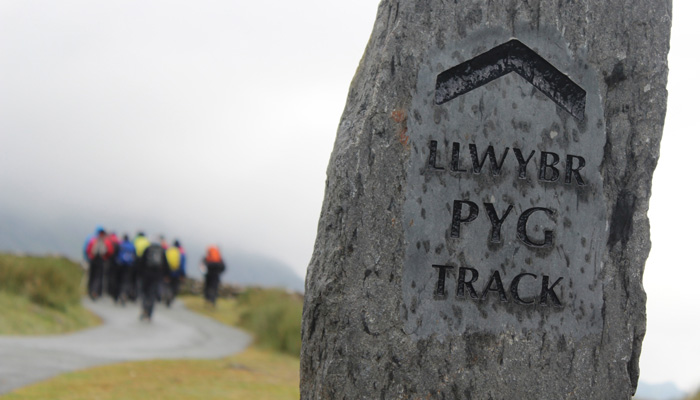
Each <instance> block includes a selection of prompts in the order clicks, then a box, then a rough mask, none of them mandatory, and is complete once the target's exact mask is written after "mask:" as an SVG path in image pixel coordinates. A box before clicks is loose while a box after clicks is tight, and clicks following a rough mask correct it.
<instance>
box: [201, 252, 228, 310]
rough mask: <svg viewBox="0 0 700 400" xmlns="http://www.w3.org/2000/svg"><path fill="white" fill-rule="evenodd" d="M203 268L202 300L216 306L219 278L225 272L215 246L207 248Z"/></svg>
mask: <svg viewBox="0 0 700 400" xmlns="http://www.w3.org/2000/svg"><path fill="white" fill-rule="evenodd" d="M202 265H203V266H204V268H205V275H204V299H205V300H206V301H208V302H209V303H211V305H212V306H216V297H217V296H218V292H219V277H220V275H221V274H222V273H223V272H224V271H225V270H226V266H225V265H224V261H223V260H222V259H221V253H220V252H219V248H218V247H216V246H209V247H208V248H207V255H206V257H204V261H203V264H202Z"/></svg>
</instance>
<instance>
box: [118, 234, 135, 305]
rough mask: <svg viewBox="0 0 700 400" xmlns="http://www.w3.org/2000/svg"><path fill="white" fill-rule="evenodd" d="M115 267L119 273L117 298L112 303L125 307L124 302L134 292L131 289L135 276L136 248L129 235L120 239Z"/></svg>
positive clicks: (132, 288)
mask: <svg viewBox="0 0 700 400" xmlns="http://www.w3.org/2000/svg"><path fill="white" fill-rule="evenodd" d="M116 265H117V269H118V272H119V273H118V274H117V277H116V279H117V282H118V288H117V297H116V298H115V299H114V301H115V302H117V301H118V302H119V303H121V305H125V304H126V300H127V299H128V298H129V297H131V294H132V293H135V291H136V289H135V288H134V287H133V284H134V275H135V274H136V248H135V247H134V244H133V243H131V242H130V241H129V235H127V234H124V236H123V237H122V242H121V245H120V246H119V252H118V253H117V257H116Z"/></svg>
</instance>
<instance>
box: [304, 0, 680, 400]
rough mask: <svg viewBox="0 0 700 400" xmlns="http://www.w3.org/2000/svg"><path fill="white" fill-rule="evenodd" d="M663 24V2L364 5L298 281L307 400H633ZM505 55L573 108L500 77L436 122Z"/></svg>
mask: <svg viewBox="0 0 700 400" xmlns="http://www.w3.org/2000/svg"><path fill="white" fill-rule="evenodd" d="M670 25H671V2H670V1H651V0H643V1H635V2H632V1H626V2H607V1H601V0H598V1H579V2H569V1H564V2H562V1H527V2H523V1H503V0H493V1H481V2H479V1H459V0H456V1H450V2H437V1H420V0H404V1H394V0H391V1H382V2H381V3H380V5H379V10H378V14H377V21H376V23H375V27H374V31H373V33H372V36H371V38H370V41H369V44H368V46H367V50H366V53H365V56H364V58H363V60H362V62H361V63H360V66H359V68H358V71H357V74H356V76H355V78H354V80H353V82H352V85H351V87H350V93H349V96H348V101H347V105H346V109H345V112H344V113H343V116H342V119H341V122H340V126H339V129H338V134H337V138H336V143H335V148H334V150H333V154H332V156H331V160H330V164H329V167H328V182H327V188H326V196H325V200H324V206H323V210H322V214H321V218H320V221H319V226H318V236H317V241H316V246H315V249H314V254H313V257H312V260H311V263H310V265H309V269H308V273H307V278H306V294H305V303H304V317H303V325H302V339H303V346H302V358H301V393H302V396H301V397H302V398H303V399H341V398H348V399H360V398H362V399H401V398H406V399H424V398H437V399H443V398H444V399H490V398H493V399H502V398H519V399H542V398H547V399H554V398H562V399H613V398H620V399H626V398H630V396H631V395H632V394H633V393H634V390H635V388H636V385H637V378H638V376H639V370H638V359H639V354H640V351H641V344H642V338H643V337H644V331H645V301H646V298H645V294H644V290H643V288H642V273H643V269H644V262H645V260H646V257H647V255H648V252H649V248H650V242H649V225H648V220H647V217H646V212H647V208H648V200H649V196H650V194H651V177H652V173H653V170H654V168H655V166H656V162H657V159H658V152H659V143H660V140H661V132H662V127H663V120H664V115H665V111H666V89H665V88H666V77H667V73H668V70H667V62H666V55H667V53H668V48H669V34H670ZM512 39H516V40H518V41H519V42H520V43H522V44H523V45H524V46H526V47H527V48H529V49H531V50H532V51H534V53H536V54H537V55H538V56H540V57H542V58H543V59H544V60H546V61H547V62H548V63H549V64H551V65H552V66H553V67H554V68H556V69H557V70H558V71H560V72H561V73H563V74H565V75H566V76H567V77H568V78H570V79H571V81H573V82H575V83H576V84H577V85H578V86H580V88H581V89H582V90H584V91H585V103H579V104H576V105H575V106H573V107H571V106H566V104H568V103H566V101H567V99H569V98H573V97H571V96H569V97H568V98H567V97H566V96H564V95H562V96H559V95H557V94H556V91H554V92H548V88H549V87H551V86H556V85H554V84H551V85H550V84H549V83H548V82H550V83H551V82H553V80H552V78H551V76H552V75H551V74H550V75H547V74H541V73H538V72H537V71H535V72H534V75H533V74H532V73H531V72H532V71H533V70H534V69H533V68H529V67H528V63H527V62H522V63H521V64H519V63H520V62H521V61H522V60H520V61H518V60H517V59H512V60H511V59H508V60H507V61H505V62H501V64H499V65H500V66H496V67H492V68H512V69H513V70H514V71H516V72H517V73H516V72H510V73H507V74H505V75H503V76H500V77H498V78H497V79H494V80H492V81H490V82H488V83H486V84H484V85H483V86H480V87H477V88H474V89H472V90H470V91H469V92H467V93H464V94H461V95H459V96H457V97H455V98H453V99H451V100H449V101H446V102H444V103H440V104H437V103H438V102H436V101H435V97H436V91H437V90H436V82H437V76H438V75H439V74H440V73H442V72H444V71H446V70H449V69H450V68H453V67H455V66H458V65H462V63H464V62H466V61H468V60H473V59H475V57H477V56H479V55H483V54H485V52H488V51H489V50H490V49H493V48H496V47H497V46H499V45H501V44H503V43H506V42H508V41H510V40H512ZM504 66H505V67H504ZM496 72H498V71H496ZM506 72H507V71H506ZM481 73H482V75H483V76H487V75H488V76H498V74H496V75H494V72H493V70H488V69H482V72H481ZM489 74H490V75H489ZM528 74H530V75H528ZM548 79H549V80H548ZM560 81H561V79H560ZM450 84H451V85H452V86H449V87H447V88H446V89H445V88H443V89H444V90H443V89H441V90H443V91H445V92H449V93H451V92H450V91H454V90H457V89H458V88H459V87H464V86H469V85H470V84H471V82H470V81H469V80H466V79H465V80H464V82H460V81H457V83H454V82H452V83H450ZM548 85H549V86H548ZM455 88H457V89H455ZM441 95H442V94H441ZM562 99H563V100H562ZM555 100H556V101H555ZM562 105H564V106H562ZM584 108H585V111H583V113H581V112H580V111H581V109H584ZM572 111H573V112H572ZM581 115H583V118H581ZM433 142H434V143H435V144H434V145H433V144H432V143H433ZM455 143H457V144H459V152H458V154H457V155H456V157H455V147H454V144H455ZM470 145H473V146H475V148H476V149H477V151H476V157H477V158H478V160H481V159H482V158H483V157H487V154H486V149H487V147H488V146H493V150H494V155H495V161H496V162H499V163H500V161H501V157H502V156H503V154H505V157H504V158H503V163H502V164H501V165H502V167H501V168H500V170H498V171H494V169H498V168H494V167H493V166H492V164H491V162H490V161H489V160H488V158H487V160H486V161H485V163H484V164H483V167H482V170H481V171H477V170H478V166H475V165H474V164H473V162H472V160H473V157H474V156H472V154H471V153H470V147H469V146H470ZM431 146H433V147H431ZM506 148H508V150H506ZM515 149H518V150H519V151H520V152H521V153H522V155H523V157H524V158H527V157H528V155H529V154H530V153H531V152H534V155H533V158H532V161H531V164H527V165H526V167H525V168H524V172H523V174H522V175H521V170H520V168H519V167H520V163H519V161H518V158H517V157H516V155H515ZM544 152H548V153H553V154H556V155H557V156H558V157H559V163H558V164H556V165H554V164H552V163H553V161H552V158H551V157H554V156H551V155H550V156H547V155H545V154H544ZM567 155H572V156H574V157H573V158H570V159H569V158H567ZM547 157H550V158H549V159H548V158H547ZM577 157H578V158H577ZM543 159H544V163H545V164H548V163H549V165H554V166H555V167H556V168H557V169H558V171H559V176H558V177H557V179H554V175H553V174H554V173H553V172H552V169H551V168H549V169H548V168H545V171H544V175H540V174H541V167H540V166H541V163H542V162H543V161H542V160H543ZM454 160H456V163H455V162H454ZM581 160H585V165H583V166H581V164H580V162H581ZM567 162H569V163H570V166H569V169H571V170H578V172H579V175H580V181H579V180H577V178H578V177H577V175H576V173H571V174H566V170H567V166H566V165H567ZM567 176H568V179H567ZM457 201H458V202H461V203H460V204H461V207H462V210H461V211H459V210H457V211H455V209H456V207H458V206H457ZM468 202H471V203H468ZM489 204H490V205H491V206H492V207H493V210H495V214H493V213H492V215H491V216H489V213H488V208H489V207H490V206H489ZM472 205H473V206H475V207H478V208H479V210H478V215H476V216H475V218H473V219H472V218H471V217H472V216H473V215H472V214H471V212H472V211H473V210H472V209H471V207H472ZM509 206H513V207H512V209H511V211H510V212H509V213H508V214H507V216H506V218H505V219H503V222H502V224H501V227H500V230H498V229H495V228H494V220H495V219H499V218H503V216H504V215H506V210H507V209H508V207H509ZM534 208H537V209H538V210H537V211H534V212H533V213H532V214H531V216H530V218H529V219H525V220H524V223H522V224H519V222H523V221H522V220H521V217H522V216H523V215H526V214H527V213H526V211H527V210H529V209H534ZM543 209H547V210H550V211H551V212H548V211H544V210H543ZM522 218H524V217H522ZM455 220H456V223H455ZM455 225H456V227H455ZM519 225H521V226H522V229H520V228H519ZM455 229H456V230H457V231H455ZM547 231H551V232H552V234H551V235H552V236H551V237H552V240H551V243H548V242H547V240H546V237H547V233H546V232H547ZM528 240H529V243H528ZM474 271H476V272H478V278H476V275H475V274H474ZM441 273H442V274H443V277H442V279H441V277H440V275H441ZM524 274H525V275H524ZM494 275H497V276H498V277H496V278H495V277H494ZM517 276H520V277H521V278H520V280H519V281H518V280H515V281H516V282H515V283H514V278H515V277H517ZM545 276H546V278H545ZM559 278H561V280H560V281H559V283H555V282H556V281H557V279H559ZM443 279H444V285H442V286H441V285H440V282H441V280H443ZM460 279H461V280H462V281H463V282H467V283H468V282H471V283H472V286H471V288H473V289H474V290H473V292H474V293H472V291H471V288H470V287H469V286H467V285H464V284H463V285H461V292H460V285H459V281H460ZM544 288H551V290H543V289H544ZM555 298H556V300H555Z"/></svg>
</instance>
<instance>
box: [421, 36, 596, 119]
mask: <svg viewBox="0 0 700 400" xmlns="http://www.w3.org/2000/svg"><path fill="white" fill-rule="evenodd" d="M511 72H516V73H517V74H518V75H520V76H522V77H523V78H525V80H527V81H528V82H530V83H531V84H532V85H533V86H534V87H536V88H537V89H539V90H540V91H541V92H542V93H544V94H545V95H546V96H547V97H549V98H550V99H552V101H554V102H555V103H556V104H557V105H559V107H561V108H563V109H565V110H566V111H568V112H569V114H571V115H573V116H574V118H576V119H578V120H583V115H584V111H585V108H586V91H585V90H583V89H582V88H581V87H580V86H579V85H577V84H576V83H575V82H574V81H572V80H571V79H569V77H568V76H566V75H565V74H564V73H562V72H561V71H559V70H558V69H556V68H555V67H554V66H553V65H552V64H550V63H549V62H547V60H545V59H544V58H542V57H540V55H539V54H537V53H535V52H534V51H533V50H532V49H530V48H529V47H527V46H525V45H524V44H522V42H520V41H519V40H516V39H512V40H510V41H508V42H506V43H503V44H502V45H499V46H496V47H494V48H493V49H491V50H489V51H487V52H485V53H482V54H479V55H478V56H476V57H474V58H472V59H471V60H469V61H465V62H463V63H461V64H459V65H457V66H454V67H452V68H450V69H448V70H446V71H443V72H441V73H440V74H439V75H438V77H437V82H436V83H435V103H436V104H443V103H446V102H448V101H450V100H452V99H454V98H456V97H459V96H461V95H463V94H465V93H469V92H470V91H472V90H474V89H476V88H478V87H479V86H483V85H485V84H487V83H489V82H491V81H492V80H494V79H498V78H500V77H501V76H503V75H506V74H508V73H511Z"/></svg>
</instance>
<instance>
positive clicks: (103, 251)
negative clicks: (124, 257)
mask: <svg viewBox="0 0 700 400" xmlns="http://www.w3.org/2000/svg"><path fill="white" fill-rule="evenodd" d="M113 253H114V246H113V245H112V241H111V240H109V238H108V237H107V235H103V236H95V237H94V238H92V239H90V243H88V245H87V255H88V258H89V259H90V260H93V259H94V258H95V256H97V255H101V256H102V258H103V259H105V260H106V259H108V258H109V257H110V256H111V255H112V254H113Z"/></svg>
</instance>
